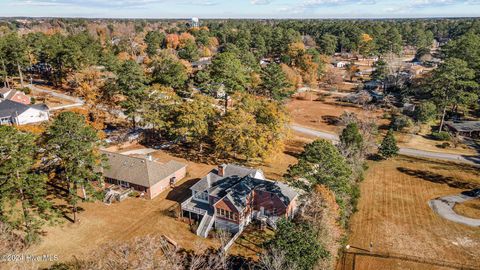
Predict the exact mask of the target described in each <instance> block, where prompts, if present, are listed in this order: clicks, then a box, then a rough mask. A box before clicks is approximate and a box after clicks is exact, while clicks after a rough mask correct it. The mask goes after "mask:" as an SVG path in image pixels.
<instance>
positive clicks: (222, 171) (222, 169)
mask: <svg viewBox="0 0 480 270" xmlns="http://www.w3.org/2000/svg"><path fill="white" fill-rule="evenodd" d="M226 167H227V165H225V164H222V165H218V175H220V176H222V177H223V176H224V175H225V168H226Z"/></svg>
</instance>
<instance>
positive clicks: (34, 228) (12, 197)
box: [0, 126, 55, 243]
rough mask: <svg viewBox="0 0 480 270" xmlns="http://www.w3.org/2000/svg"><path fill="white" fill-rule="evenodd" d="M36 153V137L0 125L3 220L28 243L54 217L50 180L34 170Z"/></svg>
mask: <svg viewBox="0 0 480 270" xmlns="http://www.w3.org/2000/svg"><path fill="white" fill-rule="evenodd" d="M36 150H37V147H36V143H35V138H34V137H33V135H31V134H28V133H24V132H20V131H18V130H16V129H15V128H14V127H10V126H0V221H1V222H5V223H7V224H9V225H10V226H12V227H13V228H14V229H16V230H19V231H22V232H23V233H24V234H25V241H26V242H27V243H31V242H34V241H36V240H37V239H38V236H39V231H40V229H41V226H42V225H43V224H44V223H45V222H46V221H49V220H54V217H55V215H54V211H53V209H52V204H51V203H50V202H49V201H48V200H47V199H46V196H47V189H46V180H47V178H46V176H45V175H42V174H40V173H38V172H37V171H36V170H35V165H36V162H37V160H36V158H35V157H36Z"/></svg>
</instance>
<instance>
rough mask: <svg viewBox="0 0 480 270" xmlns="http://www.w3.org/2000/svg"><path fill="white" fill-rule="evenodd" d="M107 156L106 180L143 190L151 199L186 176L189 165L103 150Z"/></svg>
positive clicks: (104, 173)
mask: <svg viewBox="0 0 480 270" xmlns="http://www.w3.org/2000/svg"><path fill="white" fill-rule="evenodd" d="M101 152H102V153H103V154H105V156H106V157H107V165H108V166H107V168H105V169H103V176H104V177H105V182H107V183H109V184H114V185H118V186H122V187H124V188H132V189H134V190H136V191H138V192H142V193H144V194H145V196H146V197H147V198H149V199H153V198H155V197H156V196H158V195H159V194H160V193H162V191H164V190H166V189H167V188H168V187H170V186H171V185H174V184H175V183H177V182H178V181H179V180H181V179H182V178H184V177H185V175H186V172H187V165H186V164H183V163H180V162H177V161H174V160H171V161H169V162H167V163H160V162H157V161H154V160H153V159H152V158H151V156H147V157H146V158H142V157H133V156H127V155H123V154H121V153H113V152H109V151H105V150H102V151H101Z"/></svg>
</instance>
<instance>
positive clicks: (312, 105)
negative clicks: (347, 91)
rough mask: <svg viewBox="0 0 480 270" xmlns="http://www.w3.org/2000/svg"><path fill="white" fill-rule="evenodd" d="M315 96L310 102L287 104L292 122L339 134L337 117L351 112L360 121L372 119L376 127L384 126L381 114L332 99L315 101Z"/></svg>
mask: <svg viewBox="0 0 480 270" xmlns="http://www.w3.org/2000/svg"><path fill="white" fill-rule="evenodd" d="M316 98H317V95H316V94H313V97H312V100H309V99H308V100H301V99H293V100H292V101H290V102H289V103H288V104H287V109H288V111H289V113H290V116H291V119H292V122H294V123H296V124H299V125H302V126H306V127H310V128H314V129H318V130H321V131H326V132H331V133H337V134H338V133H339V132H340V131H341V127H340V126H338V125H336V124H335V121H337V120H338V117H339V116H341V115H342V114H343V113H344V112H353V113H355V114H356V115H357V116H358V117H359V118H361V119H367V118H373V119H375V121H376V123H377V124H378V125H380V126H381V125H386V124H388V123H389V120H388V119H383V118H382V115H383V112H382V111H380V110H377V111H373V112H372V111H366V110H364V109H363V108H361V107H359V106H355V105H353V104H347V103H342V102H337V101H336V100H335V98H334V97H327V98H326V99H325V101H315V99H316Z"/></svg>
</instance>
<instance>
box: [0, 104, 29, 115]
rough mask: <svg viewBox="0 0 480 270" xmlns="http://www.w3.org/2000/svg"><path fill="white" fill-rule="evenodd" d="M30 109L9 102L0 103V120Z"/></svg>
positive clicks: (23, 105)
mask: <svg viewBox="0 0 480 270" xmlns="http://www.w3.org/2000/svg"><path fill="white" fill-rule="evenodd" d="M29 108H30V107H29V106H27V105H25V104H23V103H19V102H15V101H11V100H8V99H6V100H3V101H0V118H5V117H12V116H17V115H20V114H22V113H23V112H25V111H26V110H28V109H29Z"/></svg>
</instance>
